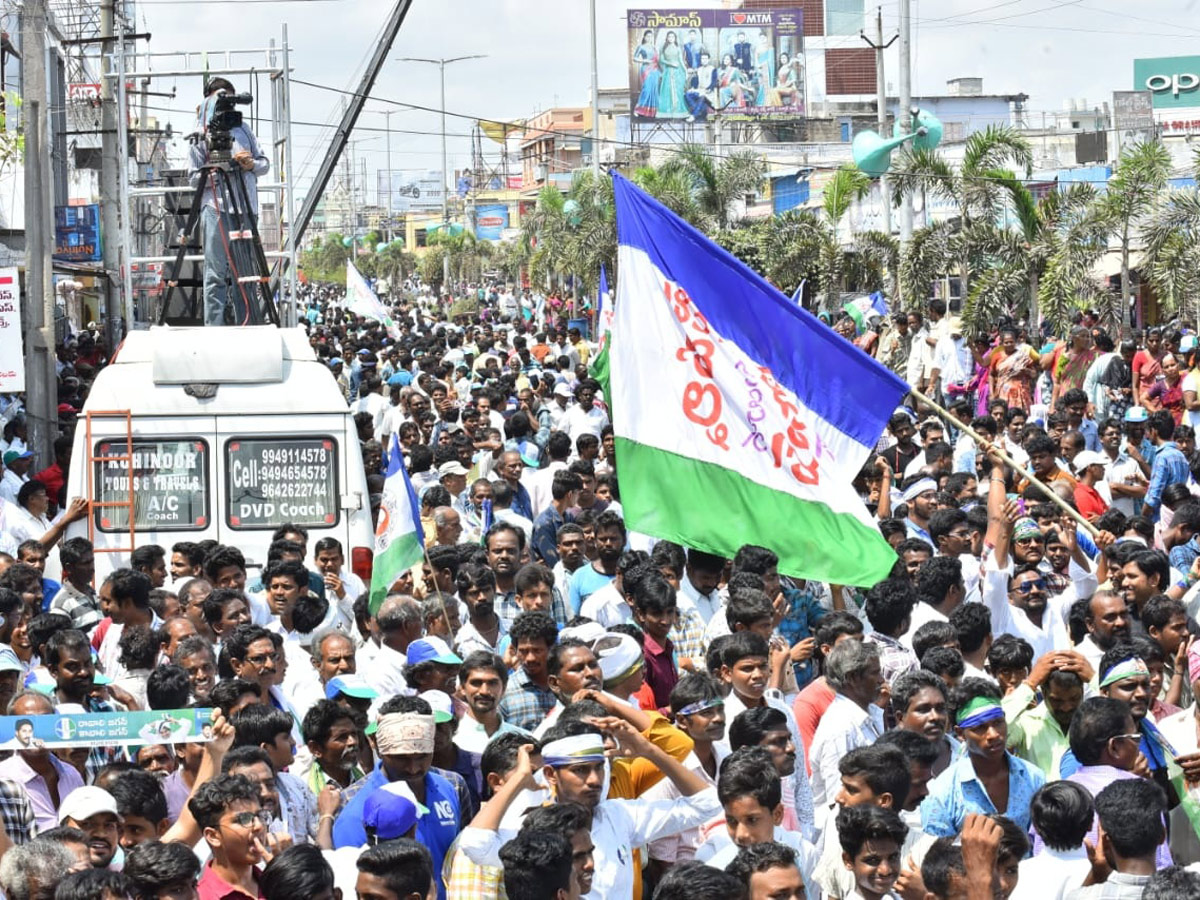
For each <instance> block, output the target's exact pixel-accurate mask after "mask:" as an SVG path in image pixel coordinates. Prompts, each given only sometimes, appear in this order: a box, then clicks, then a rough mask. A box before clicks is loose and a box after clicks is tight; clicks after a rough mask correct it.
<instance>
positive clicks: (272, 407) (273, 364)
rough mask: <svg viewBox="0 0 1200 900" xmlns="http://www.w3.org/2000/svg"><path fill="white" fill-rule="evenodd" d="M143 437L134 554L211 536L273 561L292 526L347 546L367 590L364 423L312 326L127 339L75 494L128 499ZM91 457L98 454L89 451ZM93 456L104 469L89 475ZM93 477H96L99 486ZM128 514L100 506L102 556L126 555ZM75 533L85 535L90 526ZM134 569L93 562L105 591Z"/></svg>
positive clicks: (104, 383) (156, 333)
mask: <svg viewBox="0 0 1200 900" xmlns="http://www.w3.org/2000/svg"><path fill="white" fill-rule="evenodd" d="M123 410H128V411H129V412H130V414H131V418H130V425H131V430H132V433H133V467H132V471H133V478H134V512H135V515H134V525H135V529H136V537H135V546H143V545H145V544H159V545H160V546H162V547H163V548H165V549H166V551H167V554H168V558H169V556H170V552H171V545H172V544H174V543H176V542H178V541H202V540H207V539H212V540H216V541H219V542H220V543H222V544H229V545H232V546H235V547H237V548H238V549H240V550H241V551H242V553H244V554H245V556H246V563H247V566H248V567H251V568H253V567H259V566H263V565H265V564H266V558H267V547H268V546H269V544H270V542H271V533H272V532H273V531H274V530H275V529H276V528H277V527H279V526H280V525H282V524H283V523H285V522H293V523H295V524H297V525H302V526H304V527H305V528H307V529H308V531H309V540H308V546H309V553H310V563H311V553H312V547H313V544H315V543H316V542H317V541H318V540H319V539H321V538H323V537H334V538H337V539H338V541H340V542H341V544H342V548H343V550H344V552H345V555H346V565H347V566H349V567H350V568H351V569H353V571H354V572H355V574H357V575H358V576H359V577H361V578H362V579H363V580H364V581H366V582H368V583H369V582H370V579H371V562H372V555H373V548H374V530H373V528H372V527H371V508H370V498H369V494H368V491H367V482H366V476H365V474H364V472H363V464H362V456H361V454H360V452H359V444H358V436H357V434H356V432H355V428H354V421H353V418H352V415H351V413H350V410H349V407H348V406H347V404H346V400H345V398H344V397H343V396H342V392H341V390H340V389H339V388H338V386H337V382H336V381H335V379H334V377H333V374H332V373H331V371H330V369H329V367H328V366H327V365H326V364H325V363H324V362H322V361H321V360H319V359H318V358H317V355H316V353H314V352H313V350H312V348H311V347H310V346H309V343H308V336H307V335H306V334H305V332H304V329H302V328H276V327H274V326H269V325H266V326H254V327H232V328H173V327H169V326H166V327H154V328H151V329H150V330H149V331H134V332H131V333H130V334H129V335H128V336H127V337H126V338H125V341H124V342H123V343H122V344H121V346H120V347H119V348H118V351H117V353H116V354H115V357H114V359H113V361H112V362H111V363H110V364H109V365H108V366H107V367H106V368H104V369H102V370H101V371H100V372H99V374H98V375H97V377H96V382H95V384H94V385H93V387H92V390H91V393H90V394H89V395H88V400H87V403H86V404H85V405H84V408H83V410H82V412H81V413H80V415H79V422H78V425H77V426H76V430H75V446H74V452H73V455H72V457H71V475H70V481H69V485H70V494H71V496H72V497H76V496H82V497H88V498H89V499H92V500H93V501H97V502H100V503H113V502H121V501H126V502H127V501H128V500H129V482H128V480H127V479H128V473H129V467H128V464H127V462H126V461H125V460H124V459H120V458H121V457H124V456H125V455H126V454H127V452H128V451H127V439H126V435H127V430H128V429H129V426H127V422H126V419H125V417H124V416H123V415H117V416H95V415H93V418H92V419H91V446H90V447H89V446H88V427H87V418H86V415H85V414H86V413H88V412H89V411H90V412H92V413H97V412H119V411H123ZM89 451H90V452H89ZM89 456H91V457H110V460H109V461H100V460H97V461H95V462H94V463H93V464H92V471H91V472H90V473H89V472H88V464H89ZM89 474H90V475H91V481H90V483H89ZM128 522H129V519H128V506H124V507H114V506H109V507H106V506H96V507H94V508H93V510H92V513H91V523H92V529H91V530H92V535H91V536H92V537H93V540H94V542H95V545H96V548H97V549H98V550H100V549H102V548H105V547H109V548H128V547H129V525H128ZM68 537H89V523H88V521H87V520H83V521H80V522H76V523H74V524H73V525H72V526H71V527H70V529H69V531H68ZM127 565H129V555H128V553H127V552H108V553H103V552H100V553H97V554H96V577H97V583H99V581H100V580H102V579H103V578H104V576H105V575H106V574H107V573H108V572H110V571H111V570H113V569H116V568H120V567H121V566H127Z"/></svg>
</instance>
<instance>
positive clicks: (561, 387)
mask: <svg viewBox="0 0 1200 900" xmlns="http://www.w3.org/2000/svg"><path fill="white" fill-rule="evenodd" d="M554 396H556V397H570V396H571V388H570V387H569V386H568V385H567V383H566V382H565V381H560V382H558V384H556V385H554Z"/></svg>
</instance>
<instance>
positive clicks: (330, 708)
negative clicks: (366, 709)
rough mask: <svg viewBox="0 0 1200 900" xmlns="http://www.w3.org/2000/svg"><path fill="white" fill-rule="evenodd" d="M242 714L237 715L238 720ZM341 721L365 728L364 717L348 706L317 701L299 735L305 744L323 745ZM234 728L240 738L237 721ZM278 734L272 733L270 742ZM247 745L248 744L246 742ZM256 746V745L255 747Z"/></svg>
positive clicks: (249, 707) (307, 715)
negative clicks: (345, 720) (346, 720)
mask: <svg viewBox="0 0 1200 900" xmlns="http://www.w3.org/2000/svg"><path fill="white" fill-rule="evenodd" d="M258 706H259V704H255V705H254V706H248V707H246V709H245V710H243V711H242V713H245V712H248V711H249V710H251V709H255V708H256V707H258ZM242 713H239V714H238V718H239V719H240V717H241V715H242ZM343 719H348V720H350V722H351V723H353V725H354V727H355V728H358V729H359V730H362V729H364V728H366V726H367V722H366V717H365V716H364V715H363V714H362V713H360V712H358V710H355V709H353V708H351V707H349V706H343V705H342V704H341V703H338V702H337V701H336V700H318V701H317V702H316V703H314V704H313V705H312V706H310V707H309V709H308V712H306V713H305V714H304V722H303V723H302V724H301V725H300V733H301V734H302V735H303V737H304V742H305V743H310V742H311V743H314V744H318V745H320V744H324V743H325V742H326V741H328V740H329V735H330V733H331V732H332V731H333V726H334V725H336V724H337V723H338V722H340V721H342V720H343ZM234 728H237V729H238V736H239V737H240V736H241V730H240V728H239V726H238V720H235V721H234ZM278 734H279V732H277V731H276V732H273V734H272V740H274V737H275V736H277V735H278ZM247 743H250V742H249V741H247ZM255 746H257V745H255Z"/></svg>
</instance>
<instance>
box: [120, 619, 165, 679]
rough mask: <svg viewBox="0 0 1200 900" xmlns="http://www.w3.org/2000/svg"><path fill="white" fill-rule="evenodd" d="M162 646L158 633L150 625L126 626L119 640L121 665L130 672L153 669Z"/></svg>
mask: <svg viewBox="0 0 1200 900" xmlns="http://www.w3.org/2000/svg"><path fill="white" fill-rule="evenodd" d="M160 646H161V644H160V642H159V640H158V633H157V632H156V631H154V629H152V628H151V627H150V626H149V625H126V626H125V627H124V628H122V629H121V637H120V638H119V639H118V640H117V647H118V648H119V649H120V651H121V655H120V661H121V665H122V666H124V667H125V668H126V669H130V670H132V669H149V668H152V667H153V666H154V663H155V661H156V660H157V659H158V651H159V647H160Z"/></svg>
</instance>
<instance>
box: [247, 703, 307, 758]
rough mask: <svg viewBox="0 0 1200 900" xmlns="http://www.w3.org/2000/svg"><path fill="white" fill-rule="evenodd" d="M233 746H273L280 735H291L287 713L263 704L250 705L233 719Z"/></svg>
mask: <svg viewBox="0 0 1200 900" xmlns="http://www.w3.org/2000/svg"><path fill="white" fill-rule="evenodd" d="M232 724H233V730H234V738H233V746H234V747H259V746H261V745H263V744H274V743H275V739H276V738H277V737H278V736H279V735H280V734H291V732H292V717H291V715H290V714H289V713H286V712H284V711H283V710H281V709H276V708H275V707H274V706H268V705H267V704H265V703H252V704H250V705H249V706H247V707H244V708H243V709H241V710H239V711H238V714H237V715H235V716H234V717H233V723H232Z"/></svg>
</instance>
